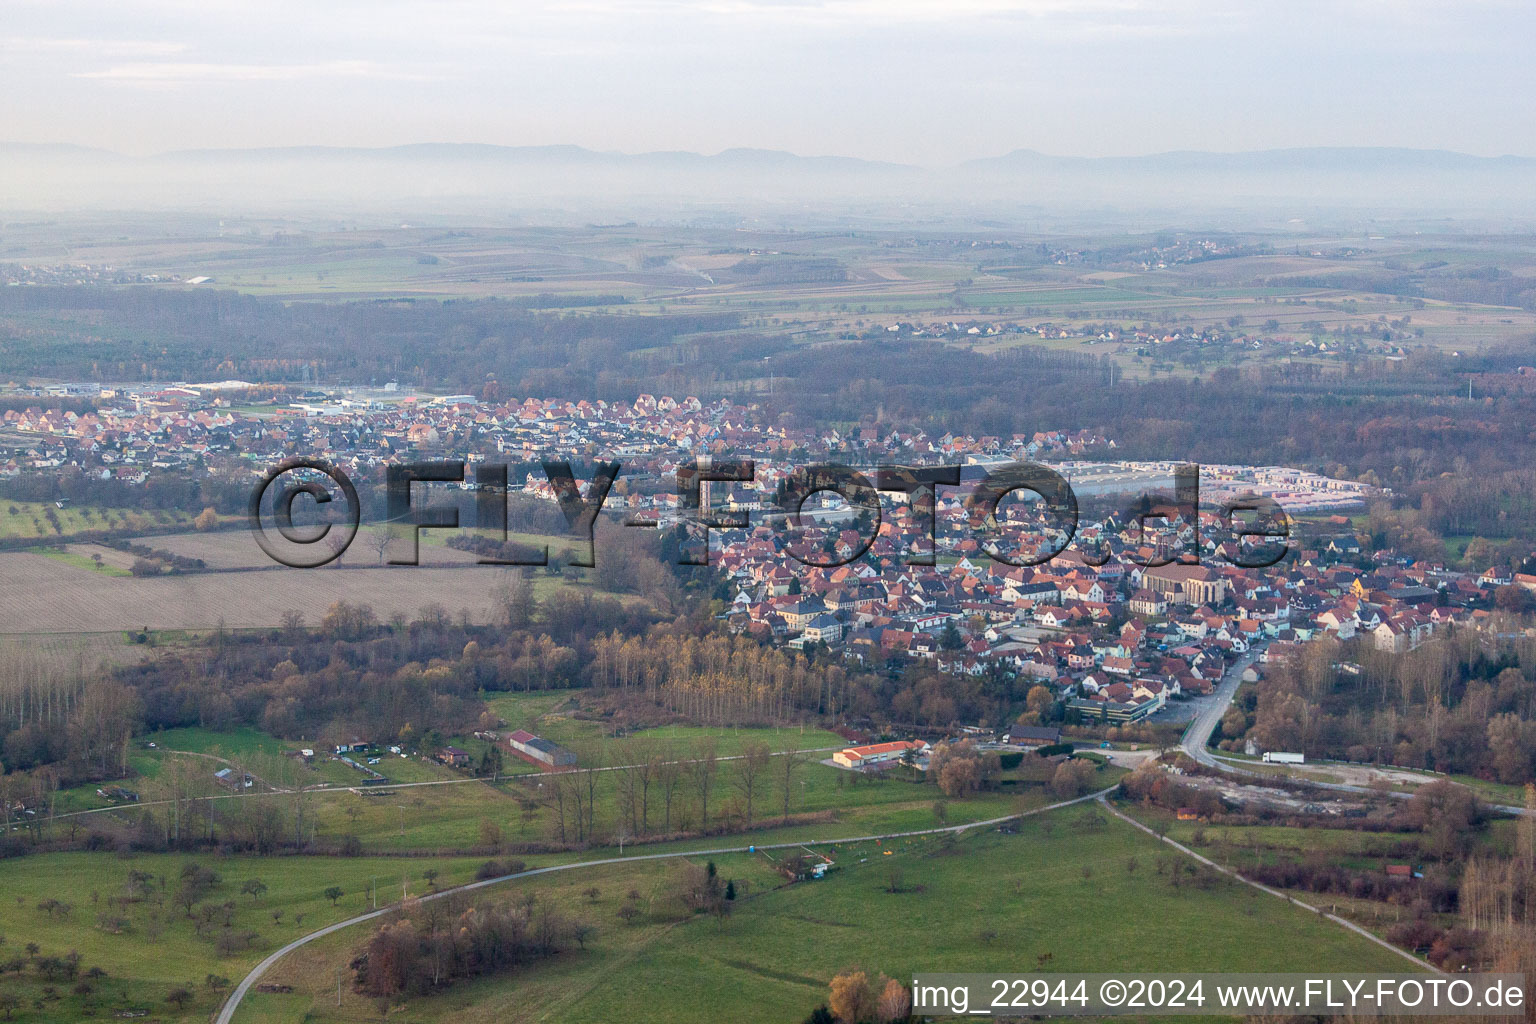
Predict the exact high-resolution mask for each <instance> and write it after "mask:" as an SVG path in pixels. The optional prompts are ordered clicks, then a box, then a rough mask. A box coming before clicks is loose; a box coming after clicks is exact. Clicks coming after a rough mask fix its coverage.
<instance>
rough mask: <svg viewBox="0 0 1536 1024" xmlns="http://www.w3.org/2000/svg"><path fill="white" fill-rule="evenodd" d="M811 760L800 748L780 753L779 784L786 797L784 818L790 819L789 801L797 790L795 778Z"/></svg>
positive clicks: (782, 794) (782, 793)
mask: <svg viewBox="0 0 1536 1024" xmlns="http://www.w3.org/2000/svg"><path fill="white" fill-rule="evenodd" d="M808 760H810V759H809V758H808V757H806V756H805V755H804V754H802V753H800V752H799V751H798V750H786V751H784V752H783V753H781V754H780V755H779V763H778V766H777V767H778V772H777V775H778V777H779V785H780V787H781V789H782V792H781V794H780V795H781V796H783V797H784V820H785V821H788V820H789V803H790V801H791V800H792V799H793V794H794V791H795V779H796V777H797V776H798V775H799V773H800V769H801V768H802V767H803V766H804V765H805V763H806V762H807V761H808Z"/></svg>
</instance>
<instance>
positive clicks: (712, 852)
mask: <svg viewBox="0 0 1536 1024" xmlns="http://www.w3.org/2000/svg"><path fill="white" fill-rule="evenodd" d="M1114 789H1115V787H1114V786H1110V787H1109V788H1108V789H1101V790H1099V791H1098V792H1097V793H1089V794H1088V795H1087V796H1080V797H1078V798H1077V799H1075V800H1062V801H1060V802H1058V803H1054V804H1049V805H1047V806H1045V807H1036V808H1035V809H1034V810H1031V811H1024V812H1023V813H1021V814H1005V815H1003V816H1002V817H1000V818H988V819H987V820H986V821H972V822H967V823H966V824H964V825H948V826H946V827H944V828H924V829H916V830H914V831H910V832H884V833H881V834H879V835H870V836H847V837H844V838H841V839H806V840H801V841H795V842H787V843H769V844H766V845H761V846H759V845H755V844H754V845H753V846H750V847H749V846H720V847H715V848H714V849H709V850H679V851H677V852H675V853H643V854H636V855H634V856H630V857H604V858H602V859H600V860H583V861H575V862H573V863H570V864H554V865H551V866H549V867H546V868H534V869H532V870H530V871H520V872H518V873H517V874H515V875H502V876H500V877H498V878H487V879H485V880H483V881H479V882H470V883H468V884H467V885H459V886H455V887H453V888H451V889H443V890H441V891H439V892H435V893H431V894H429V895H426V896H421V897H418V898H419V899H420V900H421V901H422V902H425V901H427V900H439V899H442V898H443V897H445V896H449V895H452V894H454V893H461V892H470V891H472V890H475V889H484V888H486V887H487V886H492V885H500V884H502V883H503V882H510V881H512V880H514V879H518V878H531V877H533V876H534V875H547V874H552V873H553V872H556V871H575V870H577V869H578V868H591V867H599V866H601V865H605V864H628V863H631V862H633V861H642V860H670V859H675V858H678V857H711V856H722V855H724V854H728V853H747V852H749V851H752V850H788V849H799V848H800V847H803V846H831V845H833V844H836V843H866V842H871V841H873V840H876V839H880V840H885V839H905V838H908V837H911V836H931V835H942V834H946V833H948V834H957V833H960V832H966V831H968V830H970V829H973V828H990V827H992V826H994V825H1001V824H1003V823H1004V822H1008V821H1014V820H1016V819H1018V818H1028V817H1031V816H1033V815H1036V814H1044V813H1045V812H1046V811H1054V810H1058V809H1060V808H1062V807H1070V806H1072V805H1073V804H1081V803H1086V802H1087V801H1089V800H1098V799H1100V798H1102V797H1105V796H1108V795H1109V794H1110V793H1111V792H1113V791H1114ZM396 909H398V907H397V906H395V905H391V906H388V907H384V908H383V909H381V910H373V911H369V912H368V913H366V914H359V915H358V916H356V917H349V918H347V920H345V921H337V922H336V923H335V924H332V925H327V926H326V927H324V928H321V929H319V930H318V931H313V932H310V933H309V934H308V935H302V936H300V937H299V938H297V939H294V940H293V941H292V942H290V943H288V944H287V945H286V946H284V947H282V948H281V949H279V950H277V951H275V952H273V953H272V954H271V955H270V956H268V957H267V958H266V959H265V960H263V961H262V962H261V963H259V964H257V965H256V966H255V967H254V968H252V969H251V973H249V974H247V975H246V976H245V977H244V978H242V979H241V981H240V984H238V985H236V986H235V988H234V991H232V992H231V993H230V994H229V1000H228V1001H227V1002H225V1004H224V1006H223V1008H222V1009H221V1010H220V1011H219V1015H218V1016H217V1017H216V1018H214V1024H230V1022H231V1021H233V1020H234V1017H235V1011H236V1010H238V1009H239V1008H240V1001H241V1000H242V999H244V998H245V996H246V993H247V992H249V991H250V990H251V986H253V985H255V984H256V982H257V981H258V980H259V979H260V978H261V976H262V975H263V974H265V973H266V972H267V971H268V970H270V969H271V968H272V966H273V965H274V964H276V963H277V962H278V961H279V960H281V959H282V958H283V957H285V956H287V955H288V954H289V953H292V952H293V951H294V950H296V949H298V948H299V947H300V946H304V945H308V944H309V943H311V942H313V941H315V940H316V939H319V938H323V937H325V936H327V935H330V934H331V933H332V932H338V931H340V930H341V929H343V928H350V927H352V926H353V925H355V924H362V923H363V922H365V921H372V920H374V919H375V918H379V917H383V916H384V915H385V914H390V913H393V912H394V911H395V910H396Z"/></svg>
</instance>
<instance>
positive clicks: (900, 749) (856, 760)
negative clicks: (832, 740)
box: [832, 740, 928, 768]
mask: <svg viewBox="0 0 1536 1024" xmlns="http://www.w3.org/2000/svg"><path fill="white" fill-rule="evenodd" d="M908 748H910V749H912V750H915V751H916V752H917V753H919V754H924V753H927V751H928V744H926V743H924V742H923V741H922V740H893V741H892V742H890V743H871V744H870V745H869V746H867V747H848V748H846V749H844V750H839V751H838V752H837V753H835V754H833V755H832V760H833V761H834V762H836V763H837V764H839V765H841V766H842V767H844V768H867V767H869V766H871V765H876V764H883V763H885V762H886V761H895V760H896V759H897V758H899V757H901V755H902V754H903V753H904V752H905V751H906V750H907V749H908Z"/></svg>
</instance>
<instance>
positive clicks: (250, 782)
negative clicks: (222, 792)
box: [213, 768, 256, 793]
mask: <svg viewBox="0 0 1536 1024" xmlns="http://www.w3.org/2000/svg"><path fill="white" fill-rule="evenodd" d="M213 781H215V782H217V783H218V784H219V785H221V786H223V787H224V788H225V789H232V790H234V791H235V792H237V793H238V792H239V791H240V790H241V788H242V786H241V778H240V773H239V772H236V771H235V770H234V769H233V768H220V769H219V770H218V771H216V772H214V773H213ZM255 784H256V780H255V779H252V778H251V777H250V776H249V775H247V776H245V779H244V787H243V788H245V789H250V788H251V787H252V786H254V785H255Z"/></svg>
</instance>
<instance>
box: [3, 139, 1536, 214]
mask: <svg viewBox="0 0 1536 1024" xmlns="http://www.w3.org/2000/svg"><path fill="white" fill-rule="evenodd" d="M0 203H4V204H5V205H8V206H12V207H19V208H30V209H61V208H80V207H102V206H110V207H116V208H119V209H122V208H131V207H142V208H146V209H163V208H169V207H181V208H201V209H214V210H219V211H223V210H226V209H235V208H238V209H239V210H241V211H245V212H250V211H252V210H255V209H260V210H266V211H270V212H283V211H299V210H303V211H308V212H312V211H314V210H316V209H323V210H326V211H336V212H339V211H342V210H351V211H360V210H362V209H365V208H371V209H389V210H400V211H402V212H406V211H412V210H414V211H423V212H430V211H433V210H444V211H447V210H449V209H453V210H459V211H462V210H465V209H473V210H475V211H478V212H482V213H486V212H494V211H498V210H508V211H512V210H522V211H528V210H539V211H546V212H547V211H550V210H554V209H561V210H566V211H572V213H573V215H574V211H578V210H579V211H581V212H582V215H583V216H584V217H592V216H599V215H603V216H610V215H611V216H612V217H614V218H617V219H619V220H623V219H626V218H628V217H632V216H634V215H635V214H636V213H637V212H642V213H643V214H644V215H657V216H666V215H669V214H674V213H677V212H678V211H680V210H691V211H694V212H693V213H692V214H690V216H701V215H702V216H710V217H718V218H720V219H722V220H723V221H724V222H727V223H728V222H729V221H730V217H731V212H730V211H733V210H735V211H741V210H746V209H758V210H767V209H778V210H781V211H782V210H796V211H806V210H819V211H823V212H825V211H833V210H842V211H855V212H854V213H853V214H850V215H851V216H856V217H865V218H868V219H869V220H870V222H878V221H885V222H890V221H892V220H893V219H894V220H901V219H903V218H905V219H913V218H916V219H919V220H921V219H929V218H934V217H937V218H940V219H943V218H945V217H949V216H951V215H953V214H954V213H955V212H956V211H962V212H963V215H964V216H966V217H972V218H982V217H988V216H994V215H995V216H996V217H1000V218H1002V221H1001V222H1008V220H1009V217H1010V214H1011V213H1017V212H1018V211H1021V210H1026V209H1033V210H1036V211H1038V210H1042V209H1052V208H1061V209H1091V210H1097V211H1106V210H1108V211H1117V210H1118V211H1141V212H1149V211H1159V212H1161V211H1170V212H1171V211H1189V210H1208V211H1211V210H1220V211H1226V212H1227V213H1231V212H1233V211H1236V212H1237V213H1238V214H1239V215H1241V214H1243V213H1245V212H1247V211H1255V210H1260V209H1262V210H1264V211H1265V215H1266V216H1267V217H1269V218H1271V219H1273V218H1275V217H1278V218H1280V219H1281V222H1282V223H1283V222H1284V221H1285V220H1287V219H1307V218H1309V217H1310V216H1312V214H1314V213H1316V212H1317V211H1319V210H1332V211H1334V212H1338V211H1346V212H1347V211H1349V210H1381V211H1391V212H1394V213H1403V212H1411V213H1412V214H1413V215H1415V216H1424V215H1429V216H1452V215H1462V214H1466V213H1478V214H1491V215H1497V216H1507V215H1508V214H1509V213H1512V212H1513V213H1517V214H1519V215H1521V216H1536V159H1531V158H1526V157H1513V156H1504V157H1478V156H1470V155H1467V154H1464V153H1454V152H1448V151H1444V150H1426V149H1388V148H1361V147H1357V148H1349V147H1332V148H1328V147H1318V148H1300V149H1275V150H1263V151H1254V152H1237V153H1215V152H1198V151H1176V152H1166V153H1154V154H1149V155H1146V156H1134V157H1127V156H1118V157H1069V156H1052V155H1048V154H1044V153H1040V152H1037V151H1035V150H1030V149H1018V150H1014V151H1013V152H1010V153H1006V154H1004V155H1002V156H996V157H989V158H986V159H981V160H971V161H967V162H965V163H961V164H958V165H949V166H940V167H918V166H912V165H907V164H897V163H887V162H881V161H875V160H861V159H857V158H852V157H841V156H809V157H807V156H800V155H797V154H794V153H788V152H783V151H780V150H767V149H749V148H741V149H728V150H725V151H723V152H720V153H714V154H701V153H691V152H685V151H658V152H647V153H618V152H600V151H597V150H592V149H586V148H583V147H581V146H574V145H552V146H497V145H486V144H473V143H467V144H457V143H418V144H414V145H404V146H391V147H381V148H351V147H339V146H295V147H278V148H264V149H197V150H183V151H176V152H168V153H162V154H158V155H155V156H149V157H128V156H121V155H118V154H115V153H110V152H108V151H106V150H100V149H90V148H87V147H80V146H68V145H58V146H48V145H44V146H32V145H22V144H15V143H11V144H5V143H0Z"/></svg>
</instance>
